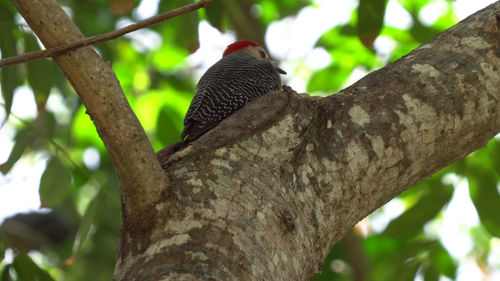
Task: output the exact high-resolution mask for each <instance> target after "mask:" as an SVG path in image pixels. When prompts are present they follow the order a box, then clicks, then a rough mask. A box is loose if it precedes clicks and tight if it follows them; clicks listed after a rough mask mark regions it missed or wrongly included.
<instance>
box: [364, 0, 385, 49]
mask: <svg viewBox="0 0 500 281" xmlns="http://www.w3.org/2000/svg"><path fill="white" fill-rule="evenodd" d="M386 4H387V0H360V1H359V6H358V22H357V28H358V36H359V39H360V40H361V42H362V43H363V45H365V46H366V47H367V48H372V47H373V42H374V41H375V39H376V38H377V36H378V35H379V33H380V31H381V30H382V26H383V25H384V15H385V6H386Z"/></svg>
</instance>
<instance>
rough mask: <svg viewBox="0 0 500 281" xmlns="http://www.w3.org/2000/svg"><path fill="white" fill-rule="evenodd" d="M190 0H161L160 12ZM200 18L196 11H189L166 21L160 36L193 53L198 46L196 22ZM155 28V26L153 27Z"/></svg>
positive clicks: (165, 40)
mask: <svg viewBox="0 0 500 281" xmlns="http://www.w3.org/2000/svg"><path fill="white" fill-rule="evenodd" d="M192 2H193V1H192V0H179V1H161V2H160V9H159V10H160V12H165V11H169V10H172V9H175V8H177V7H180V6H183V5H187V4H191V3H192ZM199 22H200V18H199V16H198V13H197V12H191V13H187V14H184V15H181V16H179V17H176V18H173V19H171V20H169V21H168V23H167V24H168V25H167V26H166V27H165V28H164V29H162V31H161V33H162V38H163V40H164V42H171V43H172V44H173V45H174V44H177V45H179V46H181V47H183V48H184V49H186V50H188V52H189V53H194V52H195V51H196V50H197V49H198V48H199V47H200V43H199V41H198V23H199ZM155 28H157V27H155Z"/></svg>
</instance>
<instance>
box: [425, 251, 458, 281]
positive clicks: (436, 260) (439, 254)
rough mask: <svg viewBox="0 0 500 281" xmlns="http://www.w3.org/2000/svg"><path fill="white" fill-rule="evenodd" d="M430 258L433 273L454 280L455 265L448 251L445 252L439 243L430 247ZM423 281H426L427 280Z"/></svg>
mask: <svg viewBox="0 0 500 281" xmlns="http://www.w3.org/2000/svg"><path fill="white" fill-rule="evenodd" d="M430 258H431V263H432V267H434V268H435V271H437V272H438V273H440V274H442V275H445V276H447V277H449V278H450V279H452V280H454V279H455V274H456V271H457V265H456V264H455V262H454V261H453V259H452V258H451V256H450V254H449V253H448V251H446V249H445V248H444V247H443V246H442V245H441V244H440V243H439V242H436V243H435V244H434V245H433V246H432V247H431V251H430ZM429 275H432V276H433V273H431V272H430V273H429ZM425 280H426V281H427V278H426V279H425ZM429 280H430V279H429ZM436 280H437V279H436Z"/></svg>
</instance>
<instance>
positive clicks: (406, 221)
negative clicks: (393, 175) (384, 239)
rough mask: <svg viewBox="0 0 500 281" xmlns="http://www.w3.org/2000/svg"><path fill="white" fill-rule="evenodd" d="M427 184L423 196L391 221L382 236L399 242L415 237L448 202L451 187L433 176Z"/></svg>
mask: <svg viewBox="0 0 500 281" xmlns="http://www.w3.org/2000/svg"><path fill="white" fill-rule="evenodd" d="M427 184H429V188H428V189H427V190H426V192H425V193H424V195H422V197H420V199H419V200H418V201H417V203H415V205H413V206H412V207H411V208H410V209H408V210H407V211H405V212H404V213H403V214H402V215H400V216H399V217H397V218H396V219H394V220H393V221H391V222H390V223H389V225H388V226H387V228H386V229H385V230H384V232H383V233H382V234H383V235H385V236H388V237H392V238H395V239H401V240H406V239H409V238H412V237H414V236H416V235H417V234H419V233H421V232H422V230H423V227H424V225H425V224H426V223H427V222H428V221H429V220H431V219H433V218H434V217H435V216H436V215H437V214H438V212H439V211H441V209H442V208H443V206H444V205H445V204H446V203H448V201H450V199H451V195H452V193H453V187H452V186H446V185H444V184H442V183H441V178H440V177H437V176H435V177H434V180H433V181H428V183H427Z"/></svg>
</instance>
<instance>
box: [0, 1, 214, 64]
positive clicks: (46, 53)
mask: <svg viewBox="0 0 500 281" xmlns="http://www.w3.org/2000/svg"><path fill="white" fill-rule="evenodd" d="M211 2H212V0H202V1H200V2H197V3H193V4H189V5H185V6H182V7H180V8H177V9H174V10H171V11H168V12H165V13H163V14H160V15H157V16H154V17H151V18H149V19H146V20H143V21H140V22H138V23H134V24H131V25H128V26H126V27H123V28H120V29H117V30H114V31H111V32H108V33H104V34H100V35H95V36H91V37H86V38H82V39H79V40H76V41H73V42H69V43H66V44H62V45H58V46H55V47H52V48H49V49H46V50H42V51H36V52H29V53H25V54H22V55H19V56H14V57H9V58H5V59H1V60H0V68H2V67H5V66H8V65H12V64H18V63H23V62H28V61H32V60H36V59H42V58H47V57H56V56H58V55H60V54H62V53H64V52H67V51H69V50H73V49H77V48H82V47H86V46H89V45H93V44H96V43H99V42H103V41H108V40H112V39H116V38H118V37H120V36H122V35H124V34H127V33H130V32H133V31H136V30H138V29H141V28H144V27H147V26H150V25H153V24H156V23H159V22H162V21H165V20H168V19H171V18H173V17H176V16H179V15H182V14H186V13H189V12H191V11H194V10H197V9H200V8H203V7H206V6H208V5H209V4H210V3H211Z"/></svg>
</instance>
